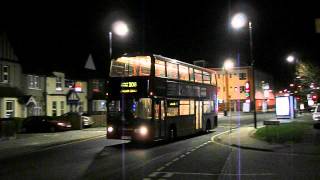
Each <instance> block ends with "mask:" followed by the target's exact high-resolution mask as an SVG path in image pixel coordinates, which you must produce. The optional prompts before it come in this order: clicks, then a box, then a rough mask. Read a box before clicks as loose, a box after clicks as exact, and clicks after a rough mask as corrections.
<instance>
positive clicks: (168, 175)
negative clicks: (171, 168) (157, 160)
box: [162, 172, 173, 178]
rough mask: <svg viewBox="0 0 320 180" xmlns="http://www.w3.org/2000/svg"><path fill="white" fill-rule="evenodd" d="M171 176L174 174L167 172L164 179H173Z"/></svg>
mask: <svg viewBox="0 0 320 180" xmlns="http://www.w3.org/2000/svg"><path fill="white" fill-rule="evenodd" d="M171 176H173V173H171V172H167V173H166V174H165V175H163V176H162V177H164V178H169V177H171Z"/></svg>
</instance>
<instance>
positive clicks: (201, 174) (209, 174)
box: [161, 171, 275, 177]
mask: <svg viewBox="0 0 320 180" xmlns="http://www.w3.org/2000/svg"><path fill="white" fill-rule="evenodd" d="M161 173H166V175H164V176H162V177H167V176H169V177H171V176H173V175H175V174H177V175H196V176H199V175H200V176H220V175H223V176H274V175H275V174H274V173H243V174H238V173H225V174H224V173H192V172H163V171H162V172H161Z"/></svg>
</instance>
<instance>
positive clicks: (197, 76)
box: [194, 69, 202, 83]
mask: <svg viewBox="0 0 320 180" xmlns="http://www.w3.org/2000/svg"><path fill="white" fill-rule="evenodd" d="M194 77H195V82H198V83H202V71H200V70H197V69H195V70H194Z"/></svg>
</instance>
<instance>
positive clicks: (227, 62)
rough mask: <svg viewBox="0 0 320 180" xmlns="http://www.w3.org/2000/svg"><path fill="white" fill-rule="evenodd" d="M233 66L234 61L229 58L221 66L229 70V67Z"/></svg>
mask: <svg viewBox="0 0 320 180" xmlns="http://www.w3.org/2000/svg"><path fill="white" fill-rule="evenodd" d="M233 66H234V63H233V61H232V60H231V59H227V60H226V61H225V62H224V64H223V68H224V69H225V70H230V69H232V68H233Z"/></svg>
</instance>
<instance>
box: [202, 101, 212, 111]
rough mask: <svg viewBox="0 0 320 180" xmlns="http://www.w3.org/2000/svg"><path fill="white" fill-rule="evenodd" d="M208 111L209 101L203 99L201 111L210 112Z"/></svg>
mask: <svg viewBox="0 0 320 180" xmlns="http://www.w3.org/2000/svg"><path fill="white" fill-rule="evenodd" d="M210 112H211V102H210V101H203V113H210Z"/></svg>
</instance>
